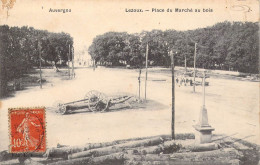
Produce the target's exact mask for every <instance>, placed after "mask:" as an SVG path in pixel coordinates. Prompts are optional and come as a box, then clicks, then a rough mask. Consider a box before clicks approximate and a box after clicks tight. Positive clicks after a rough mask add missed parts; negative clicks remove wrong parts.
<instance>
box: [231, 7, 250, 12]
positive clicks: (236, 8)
mask: <svg viewBox="0 0 260 165" xmlns="http://www.w3.org/2000/svg"><path fill="white" fill-rule="evenodd" d="M230 9H231V10H233V11H243V12H250V11H252V10H251V8H250V7H249V6H247V5H234V6H231V7H230Z"/></svg>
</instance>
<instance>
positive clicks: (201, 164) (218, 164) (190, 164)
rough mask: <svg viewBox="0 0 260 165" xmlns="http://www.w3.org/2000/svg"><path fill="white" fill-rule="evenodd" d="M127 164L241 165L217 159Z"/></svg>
mask: <svg viewBox="0 0 260 165" xmlns="http://www.w3.org/2000/svg"><path fill="white" fill-rule="evenodd" d="M124 164H125V165H173V164H178V165H209V164H210V165H239V160H238V159H235V160H215V161H182V160H178V161H174V160H164V161H158V160H157V161H136V160H126V161H125V162H124Z"/></svg>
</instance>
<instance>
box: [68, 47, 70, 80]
mask: <svg viewBox="0 0 260 165" xmlns="http://www.w3.org/2000/svg"><path fill="white" fill-rule="evenodd" d="M69 61H70V44H69V53H68V72H69V79H70V62H69Z"/></svg>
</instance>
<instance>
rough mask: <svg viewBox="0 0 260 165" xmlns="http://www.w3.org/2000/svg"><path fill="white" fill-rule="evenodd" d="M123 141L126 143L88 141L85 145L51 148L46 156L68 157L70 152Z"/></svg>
mask: <svg viewBox="0 0 260 165" xmlns="http://www.w3.org/2000/svg"><path fill="white" fill-rule="evenodd" d="M122 143H125V141H113V142H104V143H88V144H86V145H83V146H73V147H62V148H51V149H49V150H48V151H47V152H46V154H45V156H47V157H48V158H64V159H68V154H73V153H77V152H82V151H87V150H90V149H96V148H102V147H108V146H113V145H117V144H122Z"/></svg>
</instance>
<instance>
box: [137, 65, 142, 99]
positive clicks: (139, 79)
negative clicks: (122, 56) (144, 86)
mask: <svg viewBox="0 0 260 165" xmlns="http://www.w3.org/2000/svg"><path fill="white" fill-rule="evenodd" d="M141 73H142V70H141V68H140V70H139V77H138V83H139V95H138V96H139V100H140V98H141V94H140V93H141V89H140V87H141Z"/></svg>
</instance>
